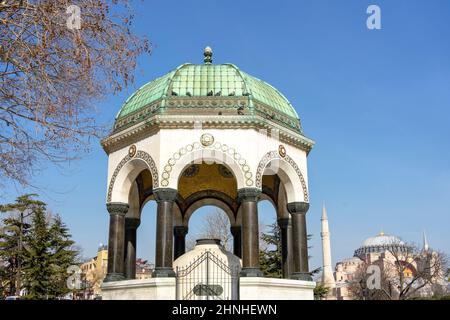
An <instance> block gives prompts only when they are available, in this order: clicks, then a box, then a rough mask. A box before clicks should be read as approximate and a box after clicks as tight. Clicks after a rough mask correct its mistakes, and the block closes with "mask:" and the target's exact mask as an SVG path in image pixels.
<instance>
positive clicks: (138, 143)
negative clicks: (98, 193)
mask: <svg viewBox="0 0 450 320" xmlns="http://www.w3.org/2000/svg"><path fill="white" fill-rule="evenodd" d="M286 72H289V70H286ZM313 144H314V142H313V141H312V140H310V139H308V138H307V137H306V136H305V135H304V133H303V130H302V126H301V124H300V119H299V117H298V114H297V112H296V111H295V109H294V107H293V106H292V105H291V103H290V102H289V101H288V99H287V98H286V97H285V96H284V95H283V94H282V93H281V92H280V91H278V90H277V89H275V88H274V87H272V86H271V85H269V84H268V83H266V82H264V81H262V80H259V79H257V78H255V77H253V76H251V75H249V74H247V73H245V72H244V71H242V70H240V69H239V68H238V67H236V66H235V65H233V64H213V63H212V50H211V49H210V48H209V47H207V48H206V49H205V52H204V63H203V64H190V63H187V64H183V65H181V66H179V67H178V68H176V69H175V70H173V71H171V72H169V73H168V74H166V75H164V76H162V77H160V78H157V79H155V80H153V81H150V82H149V83H147V84H145V85H144V86H142V87H141V88H140V89H139V90H137V91H136V92H135V93H134V94H133V95H132V96H130V97H129V98H128V99H127V100H126V101H125V103H124V104H123V106H122V107H121V109H120V111H119V112H118V114H117V117H116V121H115V124H114V128H113V130H112V132H111V134H110V135H109V136H108V137H107V138H105V139H103V140H102V146H103V148H104V150H105V151H106V153H107V154H108V188H107V196H106V202H107V209H108V211H109V213H110V227H109V228H110V229H109V258H108V275H107V278H106V280H105V281H116V280H123V279H133V278H134V274H135V269H134V268H135V259H136V230H137V228H138V226H139V224H140V219H141V211H142V208H143V207H144V205H145V204H146V203H147V202H148V201H156V202H157V213H156V214H157V231H156V250H155V254H156V257H155V272H154V274H153V276H154V277H172V276H174V271H173V268H172V263H173V260H174V259H176V258H177V257H179V256H180V255H182V254H183V253H184V252H185V236H186V234H187V232H188V231H189V230H188V222H189V219H190V217H191V215H192V213H193V212H194V211H195V210H196V209H198V208H200V207H202V206H205V205H214V206H217V207H219V208H221V209H222V210H223V211H224V212H225V213H226V214H227V215H228V217H229V219H230V224H231V232H232V234H233V252H234V254H235V255H237V256H238V257H240V258H242V271H241V277H259V276H261V275H262V273H261V271H260V269H259V247H258V246H259V244H258V239H259V236H258V234H259V231H258V212H257V202H258V201H260V200H261V199H267V200H269V201H271V202H272V203H273V205H274V207H275V209H276V211H277V219H278V224H279V226H280V227H281V230H282V255H283V275H284V277H285V278H291V279H300V280H306V281H309V280H311V276H310V274H309V270H308V249H307V231H306V212H307V210H308V208H309V191H308V177H307V155H308V153H309V151H310V150H311V148H312V147H313Z"/></svg>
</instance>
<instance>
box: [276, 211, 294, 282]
mask: <svg viewBox="0 0 450 320" xmlns="http://www.w3.org/2000/svg"><path fill="white" fill-rule="evenodd" d="M277 222H278V226H279V228H280V234H281V267H282V268H283V278H286V279H288V278H290V276H291V274H292V224H291V219H289V218H280V219H278V220H277Z"/></svg>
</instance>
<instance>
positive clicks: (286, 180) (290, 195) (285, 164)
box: [255, 151, 309, 202]
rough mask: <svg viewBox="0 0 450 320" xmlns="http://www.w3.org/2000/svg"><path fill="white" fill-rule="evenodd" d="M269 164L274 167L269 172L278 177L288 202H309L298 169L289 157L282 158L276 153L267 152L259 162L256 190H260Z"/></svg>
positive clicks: (302, 178)
mask: <svg viewBox="0 0 450 320" xmlns="http://www.w3.org/2000/svg"><path fill="white" fill-rule="evenodd" d="M269 164H273V165H274V168H271V171H272V172H273V173H276V174H277V175H278V176H279V177H280V180H281V181H282V183H283V185H284V188H285V190H286V197H287V200H288V202H294V201H304V202H309V195H308V188H307V187H306V181H305V178H304V177H303V174H302V172H301V170H300V167H299V166H298V165H297V163H295V161H294V160H293V159H292V158H291V157H290V156H289V155H287V154H285V155H284V156H283V157H282V156H280V154H279V152H278V151H269V152H267V153H266V154H265V155H264V157H263V158H262V159H261V161H260V162H259V164H258V168H257V170H256V181H255V185H256V187H257V188H260V189H261V188H262V179H263V175H264V172H265V171H266V169H267V168H268V166H269ZM294 177H298V179H294ZM299 190H301V192H300V191H299Z"/></svg>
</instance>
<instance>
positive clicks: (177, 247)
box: [173, 226, 188, 260]
mask: <svg viewBox="0 0 450 320" xmlns="http://www.w3.org/2000/svg"><path fill="white" fill-rule="evenodd" d="M187 233H188V227H185V226H175V227H173V234H174V242H175V243H174V257H173V259H174V260H175V259H176V258H178V257H179V256H181V255H183V254H184V253H185V252H186V235H187Z"/></svg>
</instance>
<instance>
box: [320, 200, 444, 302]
mask: <svg viewBox="0 0 450 320" xmlns="http://www.w3.org/2000/svg"><path fill="white" fill-rule="evenodd" d="M321 223H322V233H321V235H322V251H323V272H322V279H321V282H322V284H323V285H324V286H326V287H327V288H329V293H328V296H327V297H326V298H327V299H337V300H352V299H355V297H354V296H353V294H352V291H351V289H350V287H351V286H352V284H354V283H355V282H357V281H360V279H361V276H360V275H361V270H364V271H365V270H366V268H367V266H369V265H377V266H379V267H380V269H381V270H384V271H383V272H387V273H389V272H391V275H392V266H396V264H398V263H400V264H402V268H401V272H402V273H403V277H404V279H405V281H410V280H411V279H413V278H414V277H415V276H416V274H417V272H419V271H421V270H426V269H427V268H429V269H430V271H429V272H430V273H433V270H432V269H433V268H432V267H430V266H429V265H425V264H430V263H432V261H434V260H433V259H436V255H437V252H435V251H433V250H432V249H431V248H430V246H429V244H428V240H427V237H426V235H425V233H424V234H423V245H422V249H421V251H420V252H419V253H418V254H411V252H413V250H414V248H413V247H412V246H411V245H409V244H407V243H405V242H404V241H402V240H401V239H400V238H399V237H397V236H394V235H387V234H385V233H384V232H383V231H381V232H380V233H379V234H378V235H376V236H373V237H369V238H367V239H366V240H364V241H363V243H362V245H361V246H360V247H359V248H358V249H356V250H355V251H354V254H353V257H349V258H346V259H343V260H341V261H338V262H337V263H336V266H335V271H334V272H332V270H331V245H330V243H331V241H330V232H329V225H328V216H327V212H326V209H325V206H324V207H323V210H322V219H321ZM430 261H431V262H430ZM433 274H434V273H433ZM418 282H420V280H418ZM435 283H436V286H438V287H440V288H439V290H445V289H444V288H445V281H444V278H443V277H442V279H437V280H436V281H435ZM434 289H435V288H432V286H431V285H426V286H424V287H423V288H421V289H420V290H418V291H417V295H418V296H431V295H433V290H434Z"/></svg>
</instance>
